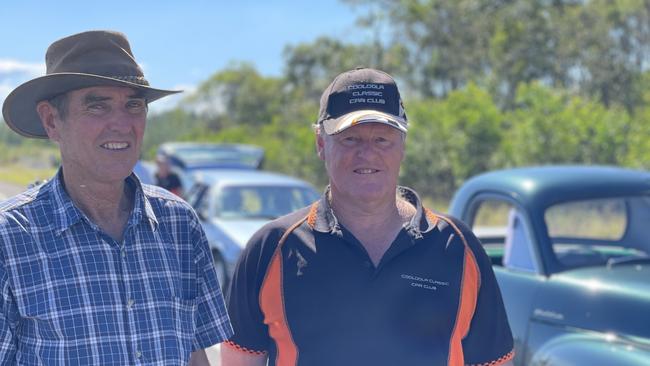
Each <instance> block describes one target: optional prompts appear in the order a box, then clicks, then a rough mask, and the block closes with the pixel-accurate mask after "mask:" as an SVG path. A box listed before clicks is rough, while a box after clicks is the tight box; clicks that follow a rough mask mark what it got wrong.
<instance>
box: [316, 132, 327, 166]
mask: <svg viewBox="0 0 650 366" xmlns="http://www.w3.org/2000/svg"><path fill="white" fill-rule="evenodd" d="M324 150H325V139H324V138H323V136H322V135H321V134H320V133H316V152H317V153H318V157H319V158H320V160H323V161H325V151H324Z"/></svg>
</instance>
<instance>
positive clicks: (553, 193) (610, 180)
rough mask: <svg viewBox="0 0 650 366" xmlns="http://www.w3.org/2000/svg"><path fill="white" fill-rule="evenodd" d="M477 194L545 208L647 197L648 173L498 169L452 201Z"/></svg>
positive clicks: (471, 181)
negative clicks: (573, 202)
mask: <svg viewBox="0 0 650 366" xmlns="http://www.w3.org/2000/svg"><path fill="white" fill-rule="evenodd" d="M480 192H495V193H504V194H507V195H509V196H511V197H513V198H515V199H516V200H518V201H519V202H521V203H523V204H529V205H535V206H539V207H544V206H550V205H552V204H555V203H558V202H562V201H566V200H580V199H589V198H594V197H614V196H622V195H635V194H648V193H650V173H649V172H646V171H640V170H633V169H626V168H620V167H613V166H578V165H563V166H558V165H554V166H538V167H525V168H514V169H505V170H497V171H492V172H488V173H484V174H480V175H477V176H475V177H473V178H471V179H469V180H468V181H467V182H466V183H465V184H464V185H463V186H462V187H461V189H460V190H459V191H458V192H457V193H456V195H455V196H454V199H453V201H454V202H456V201H459V200H460V201H466V199H468V198H469V197H471V196H473V195H475V194H478V193H480ZM461 198H462V199H461ZM453 206H454V204H453V203H452V207H453ZM452 210H455V209H453V208H452Z"/></svg>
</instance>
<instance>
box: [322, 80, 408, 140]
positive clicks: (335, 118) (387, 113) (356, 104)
mask: <svg viewBox="0 0 650 366" xmlns="http://www.w3.org/2000/svg"><path fill="white" fill-rule="evenodd" d="M366 122H375V123H383V124H386V125H389V126H391V127H394V128H396V129H398V130H400V131H402V132H404V133H406V131H407V130H408V120H407V118H406V112H405V111H404V105H403V104H402V99H401V97H400V94H399V90H398V89H397V84H396V83H395V80H394V79H393V78H392V77H391V76H390V75H388V74H387V73H385V72H383V71H380V70H375V69H371V68H357V69H354V70H350V71H346V72H344V73H342V74H340V75H338V76H337V77H336V78H334V80H333V81H332V83H331V84H330V85H329V86H328V87H327V89H325V91H324V92H323V95H322V96H321V99H320V112H319V115H318V122H317V123H318V124H322V125H323V127H324V129H325V133H327V134H328V135H334V134H337V133H339V132H341V131H343V130H345V129H346V128H349V127H352V126H354V125H357V124H359V123H366Z"/></svg>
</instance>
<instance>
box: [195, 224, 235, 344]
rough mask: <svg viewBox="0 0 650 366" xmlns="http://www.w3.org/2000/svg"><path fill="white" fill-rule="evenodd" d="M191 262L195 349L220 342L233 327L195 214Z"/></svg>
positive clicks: (226, 337) (206, 243)
mask: <svg viewBox="0 0 650 366" xmlns="http://www.w3.org/2000/svg"><path fill="white" fill-rule="evenodd" d="M191 230H192V242H193V243H197V244H196V246H195V248H194V263H195V265H196V270H197V291H198V293H197V297H196V309H197V311H196V314H195V317H194V320H195V325H196V333H195V336H194V345H193V347H194V350H199V349H204V348H207V347H210V346H212V345H214V344H217V343H220V342H223V341H224V340H226V339H228V338H229V337H230V336H232V333H233V331H232V327H231V325H230V321H229V319H228V313H227V311H226V306H225V303H224V299H223V295H222V292H221V286H220V284H219V280H218V279H217V272H216V270H215V268H214V263H213V261H212V253H211V252H210V247H209V245H208V240H207V238H206V237H205V233H204V232H203V229H202V228H201V226H200V224H199V222H198V219H197V218H196V216H193V219H192V222H191Z"/></svg>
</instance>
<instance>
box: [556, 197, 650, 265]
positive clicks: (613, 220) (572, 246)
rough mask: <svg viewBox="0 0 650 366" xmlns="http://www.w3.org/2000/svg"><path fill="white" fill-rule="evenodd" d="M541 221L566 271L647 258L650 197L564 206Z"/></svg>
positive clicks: (568, 203)
mask: <svg viewBox="0 0 650 366" xmlns="http://www.w3.org/2000/svg"><path fill="white" fill-rule="evenodd" d="M544 219H545V221H546V226H547V229H548V234H549V238H550V240H551V244H552V249H553V252H554V254H555V256H556V258H557V260H558V262H559V263H560V264H561V265H563V266H564V267H565V268H576V267H585V266H600V265H605V264H608V263H610V264H611V263H632V262H634V261H635V260H637V259H645V258H647V257H648V256H649V255H650V239H648V233H649V229H648V225H647V223H648V222H650V221H649V220H650V196H631V197H612V198H598V199H591V200H582V201H569V202H563V203H560V204H556V205H553V206H551V207H549V208H548V209H547V210H546V212H545V214H544ZM622 259H623V260H622ZM627 259H631V261H629V260H627Z"/></svg>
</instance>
